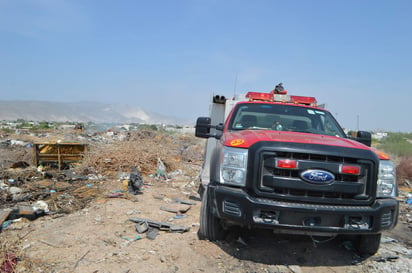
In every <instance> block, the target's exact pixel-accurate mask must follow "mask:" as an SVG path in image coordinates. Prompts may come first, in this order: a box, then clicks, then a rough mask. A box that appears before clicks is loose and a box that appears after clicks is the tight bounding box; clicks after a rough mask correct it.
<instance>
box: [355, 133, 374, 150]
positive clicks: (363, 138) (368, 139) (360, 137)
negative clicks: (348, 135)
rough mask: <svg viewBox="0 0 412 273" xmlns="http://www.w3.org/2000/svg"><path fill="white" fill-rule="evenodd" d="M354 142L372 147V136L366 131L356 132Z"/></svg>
mask: <svg viewBox="0 0 412 273" xmlns="http://www.w3.org/2000/svg"><path fill="white" fill-rule="evenodd" d="M354 140H356V141H359V142H360V143H363V144H365V145H366V146H369V147H370V146H371V145H372V135H371V133H370V132H367V131H358V133H357V134H356V138H354Z"/></svg>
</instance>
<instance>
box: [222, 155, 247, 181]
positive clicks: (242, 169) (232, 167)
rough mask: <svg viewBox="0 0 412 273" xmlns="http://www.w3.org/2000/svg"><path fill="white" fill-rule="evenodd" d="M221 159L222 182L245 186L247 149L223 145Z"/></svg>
mask: <svg viewBox="0 0 412 273" xmlns="http://www.w3.org/2000/svg"><path fill="white" fill-rule="evenodd" d="M221 160H222V162H221V164H220V182H221V183H224V184H231V185H236V186H245V185H246V166H247V149H240V148H230V147H223V150H222V158H221Z"/></svg>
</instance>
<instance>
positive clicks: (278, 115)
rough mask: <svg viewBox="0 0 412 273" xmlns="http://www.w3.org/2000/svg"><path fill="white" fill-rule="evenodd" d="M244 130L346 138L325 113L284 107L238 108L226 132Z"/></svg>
mask: <svg viewBox="0 0 412 273" xmlns="http://www.w3.org/2000/svg"><path fill="white" fill-rule="evenodd" d="M247 129H249V130H275V131H291V132H303V133H311V134H321V135H330V136H336V137H346V136H345V133H344V132H343V130H342V128H341V127H340V126H339V124H338V123H337V122H336V120H335V119H334V118H333V116H332V115H331V114H330V113H329V112H328V111H324V110H321V109H317V108H310V107H302V106H297V105H287V104H265V103H241V104H238V105H237V106H236V108H235V109H234V112H233V115H232V118H231V120H230V122H229V130H230V131H238V130H247Z"/></svg>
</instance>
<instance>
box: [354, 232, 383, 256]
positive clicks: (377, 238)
mask: <svg viewBox="0 0 412 273" xmlns="http://www.w3.org/2000/svg"><path fill="white" fill-rule="evenodd" d="M380 243H381V234H380V233H378V234H367V235H359V237H358V238H357V239H356V248H357V250H358V252H359V254H361V255H363V256H372V255H374V254H375V253H376V252H378V250H379V245H380Z"/></svg>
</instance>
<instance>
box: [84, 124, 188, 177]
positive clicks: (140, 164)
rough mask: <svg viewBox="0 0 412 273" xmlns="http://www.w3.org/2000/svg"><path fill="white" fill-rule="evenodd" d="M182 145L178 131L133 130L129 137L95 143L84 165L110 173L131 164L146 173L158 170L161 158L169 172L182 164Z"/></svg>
mask: <svg viewBox="0 0 412 273" xmlns="http://www.w3.org/2000/svg"><path fill="white" fill-rule="evenodd" d="M180 146H181V141H179V139H178V136H175V135H169V134H166V133H161V132H142V131H137V132H131V133H130V135H129V137H128V139H127V140H126V141H124V140H123V141H120V140H119V141H114V142H112V143H92V144H91V145H90V149H89V150H90V153H89V154H88V155H87V156H86V157H85V159H84V160H83V162H82V166H81V167H83V168H94V169H95V170H96V171H97V172H98V173H100V174H105V175H109V174H110V173H117V172H129V171H130V168H131V166H136V167H137V168H138V169H139V171H140V172H141V173H142V174H143V175H149V174H154V173H156V171H157V164H158V158H159V159H160V160H161V161H162V162H163V163H164V164H165V166H166V170H167V171H168V172H170V171H173V170H176V169H179V168H180V167H181V154H180Z"/></svg>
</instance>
